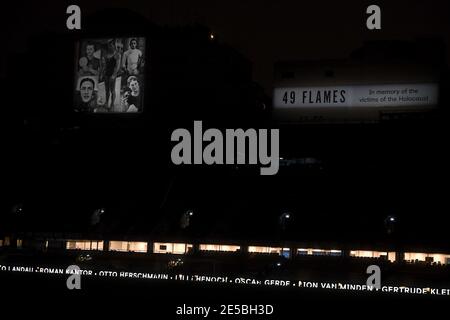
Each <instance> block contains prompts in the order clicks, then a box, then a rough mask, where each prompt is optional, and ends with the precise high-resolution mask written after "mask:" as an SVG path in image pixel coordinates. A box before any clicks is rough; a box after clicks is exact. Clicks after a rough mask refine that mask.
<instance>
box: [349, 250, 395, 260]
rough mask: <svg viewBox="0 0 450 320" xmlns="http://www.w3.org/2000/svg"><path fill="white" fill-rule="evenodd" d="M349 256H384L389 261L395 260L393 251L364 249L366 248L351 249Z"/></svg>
mask: <svg viewBox="0 0 450 320" xmlns="http://www.w3.org/2000/svg"><path fill="white" fill-rule="evenodd" d="M350 257H359V258H385V259H387V260H389V261H391V262H394V261H395V252H392V251H390V252H388V251H366V250H352V251H350Z"/></svg>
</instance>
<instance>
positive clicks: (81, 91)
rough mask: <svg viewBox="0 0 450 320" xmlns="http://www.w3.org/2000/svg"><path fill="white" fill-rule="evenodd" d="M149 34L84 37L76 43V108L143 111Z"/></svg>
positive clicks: (108, 111) (97, 110)
mask: <svg viewBox="0 0 450 320" xmlns="http://www.w3.org/2000/svg"><path fill="white" fill-rule="evenodd" d="M145 42H146V41H145V38H144V37H133V36H130V37H123V38H98V39H82V40H80V41H78V42H77V43H76V46H75V47H76V49H75V50H76V52H75V88H74V109H75V111H76V112H82V113H116V114H117V113H139V112H142V111H143V105H144V87H145V79H144V66H145V54H146V52H145V49H146V47H145Z"/></svg>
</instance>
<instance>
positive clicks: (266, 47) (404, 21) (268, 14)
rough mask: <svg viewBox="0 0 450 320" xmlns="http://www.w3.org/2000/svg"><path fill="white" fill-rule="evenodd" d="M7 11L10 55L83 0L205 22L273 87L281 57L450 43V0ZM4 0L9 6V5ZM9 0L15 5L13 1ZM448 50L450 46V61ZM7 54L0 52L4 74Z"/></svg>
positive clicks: (159, 19) (129, 4)
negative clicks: (374, 26) (376, 14)
mask: <svg viewBox="0 0 450 320" xmlns="http://www.w3.org/2000/svg"><path fill="white" fill-rule="evenodd" d="M13 2H14V4H13V7H11V8H9V9H8V10H7V9H6V8H5V7H3V10H1V15H2V17H1V19H2V23H3V24H5V27H3V28H2V32H5V31H6V35H3V36H2V38H3V39H4V40H6V41H4V43H5V44H6V43H7V44H8V46H7V47H8V49H7V51H8V52H9V54H11V52H16V51H19V52H20V51H24V50H26V41H25V40H24V39H26V38H27V36H28V35H30V34H34V33H38V32H42V31H44V30H48V31H64V29H65V19H66V14H65V9H66V7H67V5H68V4H73V3H76V4H78V5H80V7H81V9H82V14H83V15H88V14H89V13H92V12H95V11H97V10H101V9H104V8H113V7H125V8H128V9H131V10H135V11H137V12H139V13H141V14H143V15H145V16H146V17H147V18H148V19H149V20H150V21H152V22H154V23H156V24H158V25H186V24H192V23H194V22H200V23H202V24H204V25H206V26H208V27H210V28H211V29H212V31H213V32H214V33H215V34H216V35H217V36H218V37H219V40H220V41H222V42H225V43H227V44H229V45H231V46H232V47H234V48H236V49H237V50H238V51H240V52H241V53H242V54H244V55H245V56H246V57H247V58H249V59H250V60H251V61H252V63H253V75H254V80H255V81H257V82H259V83H260V84H262V85H263V86H264V87H265V89H266V90H267V91H268V92H270V88H271V82H272V75H273V63H274V62H275V61H277V60H304V59H326V58H345V57H347V56H348V55H349V53H350V52H351V51H352V50H354V49H356V48H358V47H359V46H361V45H362V43H363V42H364V41H366V40H376V39H382V40H391V39H400V40H412V39H414V38H415V37H433V38H436V37H438V38H442V39H444V41H445V43H446V46H447V47H448V46H449V44H450V3H449V1H419V0H414V1H410V0H408V1H405V0H401V1H388V2H386V3H384V2H380V1H377V2H373V1H355V0H352V1H345V2H342V1H323V0H316V1H287V0H280V1H270V2H269V1H267V2H264V3H263V2H262V1H204V0H196V1H179V0H169V1H166V0H164V1H162V0H158V1H155V0H153V1H142V0H129V1H123V0H122V1H119V0H108V1H103V0H102V1H93V0H89V1H70V3H69V2H68V1H49V0H46V1H24V0H15V1H13ZM372 3H376V4H378V5H380V6H381V9H382V30H380V31H369V30H367V29H366V27H365V20H366V17H367V15H366V14H365V10H366V8H367V6H368V5H370V4H372ZM3 6H5V5H3ZM8 6H11V4H9V5H8ZM449 61H450V56H449V54H448V52H447V62H449ZM7 63H8V60H7V57H6V55H5V51H3V52H2V54H1V56H0V76H4V74H5V71H4V70H5V66H6V65H7Z"/></svg>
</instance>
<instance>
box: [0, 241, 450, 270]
mask: <svg viewBox="0 0 450 320" xmlns="http://www.w3.org/2000/svg"><path fill="white" fill-rule="evenodd" d="M9 245H10V238H9V237H5V239H0V247H1V246H9ZM46 246H47V245H46ZM17 247H18V248H20V247H22V240H21V239H17ZM103 247H104V241H96V240H68V241H67V242H66V249H68V250H99V251H103ZM193 247H194V245H193V244H188V243H171V242H155V243H153V252H154V253H169V254H186V253H188V252H189V251H191V250H192V249H193ZM199 249H200V251H219V252H236V251H239V250H241V247H240V246H236V245H223V244H200V245H199ZM109 251H119V252H141V253H146V252H148V243H147V242H137V241H110V242H109ZM290 251H291V249H290V248H283V247H265V246H249V247H248V252H249V253H259V254H278V255H281V256H285V257H289V256H290ZM296 253H297V255H313V256H320V255H324V256H342V250H336V249H314V248H307V249H303V248H299V249H297V251H296ZM350 256H351V257H360V258H385V259H387V260H389V261H391V262H395V260H396V257H395V252H393V251H368V250H352V251H350ZM404 260H405V261H407V262H415V261H422V262H436V263H440V264H450V254H441V253H418V252H405V254H404Z"/></svg>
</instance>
